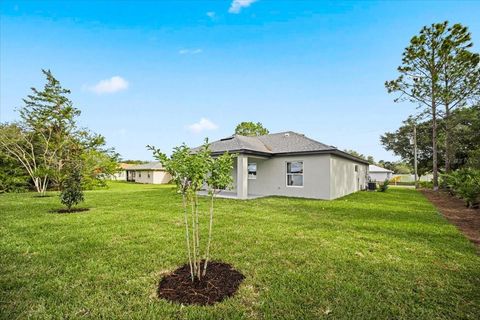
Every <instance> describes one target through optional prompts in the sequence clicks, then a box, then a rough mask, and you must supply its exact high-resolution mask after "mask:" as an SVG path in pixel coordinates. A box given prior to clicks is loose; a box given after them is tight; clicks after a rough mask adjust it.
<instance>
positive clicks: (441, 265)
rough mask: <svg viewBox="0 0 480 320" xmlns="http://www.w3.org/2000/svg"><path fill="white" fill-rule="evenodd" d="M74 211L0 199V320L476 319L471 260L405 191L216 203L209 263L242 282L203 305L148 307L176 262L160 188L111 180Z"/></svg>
mask: <svg viewBox="0 0 480 320" xmlns="http://www.w3.org/2000/svg"><path fill="white" fill-rule="evenodd" d="M84 206H87V207H89V208H91V210H90V211H89V212H87V213H75V214H70V215H60V214H53V213H50V212H49V211H50V210H52V209H56V208H59V207H60V205H59V201H58V198H57V197H49V198H35V197H34V194H32V193H26V194H5V195H0V317H1V318H5V319H15V318H22V319H23V318H37V319H38V318H40V319H42V318H101V317H102V318H134V319H153V318H155V319H179V318H185V319H230V318H231V319H242V318H259V319H273V318H275V319H319V318H331V319H360V318H364V319H373V318H381V319H387V318H389V319H392V318H396V319H428V318H429V319H478V318H480V257H479V256H478V255H477V253H476V250H475V248H474V247H473V245H472V244H470V243H469V242H468V241H467V240H466V239H465V238H464V237H463V236H462V235H461V234H460V233H459V232H458V231H457V230H456V228H455V227H454V226H452V225H450V224H448V223H447V222H446V220H445V219H444V218H442V217H441V216H440V215H439V214H438V213H437V212H436V210H435V209H434V207H433V206H432V205H431V204H430V203H429V202H427V201H426V199H425V198H424V197H423V196H422V195H421V194H420V193H417V192H416V191H415V190H411V189H405V188H398V189H396V188H391V189H389V190H388V191H387V192H386V193H379V192H375V193H368V192H361V193H357V194H353V195H350V196H347V197H345V198H342V199H338V200H335V201H316V200H306V199H292V198H280V197H271V198H263V199H257V200H250V201H235V200H226V199H219V200H218V201H217V207H216V220H215V229H214V232H215V233H214V245H213V256H214V258H215V259H216V260H222V261H225V262H229V263H231V264H233V265H234V266H235V267H236V268H237V269H238V270H240V271H241V272H242V273H243V274H244V275H245V276H246V280H245V281H244V282H243V284H242V285H241V287H240V290H239V292H238V293H237V295H236V296H235V297H233V298H231V299H228V300H226V301H224V302H222V303H220V304H217V305H214V306H212V307H199V306H186V307H185V306H184V307H182V306H180V305H177V304H171V303H168V302H166V301H163V300H159V299H157V298H156V296H155V289H156V285H157V283H158V280H159V279H160V277H161V274H162V273H165V272H168V271H170V270H173V269H175V268H176V267H178V266H179V265H181V264H183V263H185V262H186V256H185V249H184V233H183V230H184V229H183V225H182V213H181V205H180V198H179V197H178V196H177V195H176V194H175V192H174V189H173V188H172V187H171V186H153V185H133V184H126V183H114V184H112V186H111V188H110V189H109V190H99V191H91V192H87V193H86V203H85V204H84Z"/></svg>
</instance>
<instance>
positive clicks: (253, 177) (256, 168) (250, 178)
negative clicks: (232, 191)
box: [247, 162, 258, 180]
mask: <svg viewBox="0 0 480 320" xmlns="http://www.w3.org/2000/svg"><path fill="white" fill-rule="evenodd" d="M251 164H254V165H255V175H251V176H250V173H248V166H249V165H251ZM257 171H258V166H257V163H256V162H250V163H248V164H247V176H248V180H257Z"/></svg>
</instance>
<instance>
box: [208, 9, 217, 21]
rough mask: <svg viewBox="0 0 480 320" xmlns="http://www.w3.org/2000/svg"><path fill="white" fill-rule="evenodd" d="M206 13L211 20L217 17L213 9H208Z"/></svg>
mask: <svg viewBox="0 0 480 320" xmlns="http://www.w3.org/2000/svg"><path fill="white" fill-rule="evenodd" d="M206 14H207V16H208V17H209V18H210V19H212V20H214V19H215V18H216V17H217V14H216V13H215V11H208V12H207V13H206Z"/></svg>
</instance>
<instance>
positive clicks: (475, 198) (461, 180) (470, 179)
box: [442, 168, 480, 208]
mask: <svg viewBox="0 0 480 320" xmlns="http://www.w3.org/2000/svg"><path fill="white" fill-rule="evenodd" d="M442 179H443V181H444V184H445V185H446V186H447V188H448V190H449V191H450V193H453V194H454V195H456V196H458V197H460V198H462V199H464V200H465V203H466V205H467V207H469V208H474V207H478V205H479V199H480V170H479V169H472V168H463V169H459V170H457V171H454V172H452V173H450V174H444V175H442Z"/></svg>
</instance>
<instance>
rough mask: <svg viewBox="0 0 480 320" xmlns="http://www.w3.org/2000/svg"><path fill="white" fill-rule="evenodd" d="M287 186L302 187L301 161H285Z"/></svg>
mask: <svg viewBox="0 0 480 320" xmlns="http://www.w3.org/2000/svg"><path fill="white" fill-rule="evenodd" d="M287 186H288V187H303V161H292V162H287Z"/></svg>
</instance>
